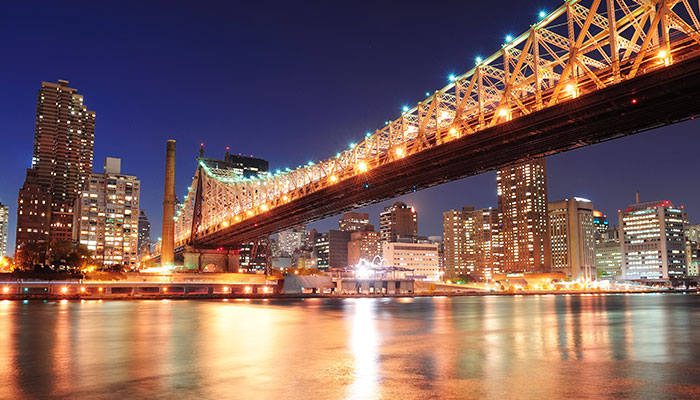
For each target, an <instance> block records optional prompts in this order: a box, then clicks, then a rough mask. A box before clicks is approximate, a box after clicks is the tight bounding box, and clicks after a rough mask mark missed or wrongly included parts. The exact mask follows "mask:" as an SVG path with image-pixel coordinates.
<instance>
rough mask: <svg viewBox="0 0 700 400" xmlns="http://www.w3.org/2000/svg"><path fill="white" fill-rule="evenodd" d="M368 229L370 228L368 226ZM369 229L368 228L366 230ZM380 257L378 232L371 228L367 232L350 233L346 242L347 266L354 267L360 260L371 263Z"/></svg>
mask: <svg viewBox="0 0 700 400" xmlns="http://www.w3.org/2000/svg"><path fill="white" fill-rule="evenodd" d="M368 227H372V226H371V225H369V226H368ZM367 229H369V228H367ZM381 255H382V247H381V241H380V240H379V232H376V231H375V230H374V227H372V228H371V229H369V230H365V231H357V232H352V233H350V242H348V265H350V266H352V265H356V264H357V263H359V262H360V259H365V260H367V261H372V260H373V259H374V257H376V256H381Z"/></svg>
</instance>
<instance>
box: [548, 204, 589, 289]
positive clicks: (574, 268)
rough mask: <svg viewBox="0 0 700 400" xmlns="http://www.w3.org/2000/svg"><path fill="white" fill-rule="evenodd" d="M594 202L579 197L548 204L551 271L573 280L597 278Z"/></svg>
mask: <svg viewBox="0 0 700 400" xmlns="http://www.w3.org/2000/svg"><path fill="white" fill-rule="evenodd" d="M593 218H594V216H593V203H592V202H591V201H590V200H587V199H583V198H580V197H573V198H570V199H565V200H559V201H554V202H551V203H549V227H550V231H549V237H550V240H551V248H552V272H563V273H565V274H566V276H567V277H569V278H571V279H573V280H586V281H592V280H595V279H596V269H595V235H596V230H595V229H596V228H595V225H594V223H593Z"/></svg>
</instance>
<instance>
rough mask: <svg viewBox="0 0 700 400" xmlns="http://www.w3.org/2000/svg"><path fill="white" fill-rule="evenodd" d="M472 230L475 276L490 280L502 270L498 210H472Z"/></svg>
mask: <svg viewBox="0 0 700 400" xmlns="http://www.w3.org/2000/svg"><path fill="white" fill-rule="evenodd" d="M471 214H472V216H471V219H472V220H473V223H472V231H471V234H470V241H471V243H472V246H473V248H474V256H473V257H474V272H473V277H474V278H475V279H476V280H479V281H490V280H491V279H493V276H494V274H498V273H500V272H501V269H502V268H501V258H502V245H501V241H500V234H499V219H498V211H497V210H496V209H493V208H482V209H479V210H474V211H472V212H471Z"/></svg>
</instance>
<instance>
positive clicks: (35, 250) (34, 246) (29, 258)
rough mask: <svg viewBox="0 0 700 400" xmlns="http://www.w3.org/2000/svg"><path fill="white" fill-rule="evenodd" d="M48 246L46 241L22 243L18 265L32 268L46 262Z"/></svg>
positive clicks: (17, 260)
mask: <svg viewBox="0 0 700 400" xmlns="http://www.w3.org/2000/svg"><path fill="white" fill-rule="evenodd" d="M47 250H48V246H47V245H46V243H44V242H37V241H31V242H27V243H24V244H22V246H21V247H20V248H19V249H18V250H17V254H16V255H15V258H16V265H17V266H19V267H20V268H22V269H31V268H33V267H34V266H35V265H38V264H44V263H45V262H46V253H47Z"/></svg>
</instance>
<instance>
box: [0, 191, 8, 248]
mask: <svg viewBox="0 0 700 400" xmlns="http://www.w3.org/2000/svg"><path fill="white" fill-rule="evenodd" d="M9 218H10V207H8V206H7V205H5V204H2V203H0V257H4V256H7V228H8V226H9V224H10V221H9Z"/></svg>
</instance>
